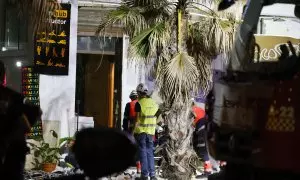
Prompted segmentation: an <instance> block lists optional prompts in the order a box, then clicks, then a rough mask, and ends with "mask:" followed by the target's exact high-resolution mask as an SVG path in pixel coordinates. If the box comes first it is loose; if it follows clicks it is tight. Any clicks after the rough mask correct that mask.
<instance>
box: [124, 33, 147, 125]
mask: <svg viewBox="0 0 300 180" xmlns="http://www.w3.org/2000/svg"><path fill="white" fill-rule="evenodd" d="M128 46H129V37H128V36H126V35H124V36H123V58H122V60H123V67H122V102H121V106H122V107H121V108H122V122H123V115H124V110H125V106H126V103H128V102H129V101H130V99H129V94H130V92H131V91H132V90H135V89H136V86H137V85H138V84H139V83H145V73H144V69H143V67H141V66H139V65H138V63H137V62H136V61H129V59H128Z"/></svg>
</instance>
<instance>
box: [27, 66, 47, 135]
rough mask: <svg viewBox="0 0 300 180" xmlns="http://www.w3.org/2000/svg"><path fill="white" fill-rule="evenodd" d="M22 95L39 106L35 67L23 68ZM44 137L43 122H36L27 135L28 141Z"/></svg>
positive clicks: (37, 78)
mask: <svg viewBox="0 0 300 180" xmlns="http://www.w3.org/2000/svg"><path fill="white" fill-rule="evenodd" d="M22 94H23V96H24V97H26V98H27V99H28V100H29V101H30V103H32V104H34V105H37V106H39V105H40V100H39V75H38V74H36V73H34V68H33V67H30V66H28V67H22ZM40 137H43V129H42V121H38V122H36V124H35V125H34V126H33V127H32V128H31V130H30V132H29V133H28V134H27V138H28V139H34V138H40Z"/></svg>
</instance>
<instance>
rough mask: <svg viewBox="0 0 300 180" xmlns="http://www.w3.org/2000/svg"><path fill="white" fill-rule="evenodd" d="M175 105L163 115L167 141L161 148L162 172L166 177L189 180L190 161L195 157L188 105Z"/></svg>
mask: <svg viewBox="0 0 300 180" xmlns="http://www.w3.org/2000/svg"><path fill="white" fill-rule="evenodd" d="M176 105H177V106H173V107H172V108H171V109H169V110H167V111H165V112H164V116H163V117H164V120H165V123H166V124H167V125H168V130H169V132H168V135H169V141H168V143H167V146H166V148H165V149H164V150H163V151H164V153H163V154H164V160H165V161H164V163H163V164H162V172H163V177H165V178H168V179H176V180H190V179H191V177H192V175H193V171H194V169H193V168H191V167H192V166H191V162H192V161H194V160H195V159H197V155H196V154H195V152H194V150H193V147H192V135H193V128H192V119H191V118H189V112H190V111H189V107H186V106H184V105H178V104H176Z"/></svg>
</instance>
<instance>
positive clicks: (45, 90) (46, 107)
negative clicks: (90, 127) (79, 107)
mask: <svg viewBox="0 0 300 180" xmlns="http://www.w3.org/2000/svg"><path fill="white" fill-rule="evenodd" d="M62 2H69V1H67V0H63V1H62ZM71 2H72V8H71V27H70V47H69V48H70V58H69V75H68V76H48V75H40V102H41V103H40V104H41V108H42V110H43V117H42V119H43V120H46V121H59V122H60V132H59V134H60V136H61V137H66V136H69V124H72V122H73V121H75V86H76V54H77V19H78V4H77V0H72V1H71Z"/></svg>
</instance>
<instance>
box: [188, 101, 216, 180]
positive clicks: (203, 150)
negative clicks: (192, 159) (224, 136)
mask: <svg viewBox="0 0 300 180" xmlns="http://www.w3.org/2000/svg"><path fill="white" fill-rule="evenodd" d="M192 116H193V117H194V121H193V126H194V128H195V131H194V133H193V146H194V149H195V151H196V153H197V155H198V156H199V157H201V159H202V160H203V161H204V164H203V165H204V176H207V175H209V174H211V173H212V165H211V162H210V159H209V155H208V151H207V147H206V140H205V125H206V123H207V120H206V118H205V110H204V109H202V108H200V107H198V106H197V105H196V104H195V102H194V100H193V102H192Z"/></svg>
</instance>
